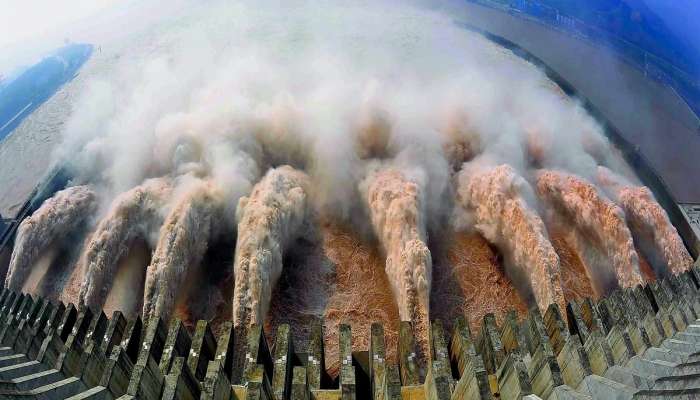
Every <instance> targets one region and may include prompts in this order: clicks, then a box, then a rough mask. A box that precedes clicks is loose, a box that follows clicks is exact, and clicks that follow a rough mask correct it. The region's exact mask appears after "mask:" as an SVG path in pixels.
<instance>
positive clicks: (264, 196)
mask: <svg viewBox="0 0 700 400" xmlns="http://www.w3.org/2000/svg"><path fill="white" fill-rule="evenodd" d="M308 188H309V178H308V176H306V174H304V173H303V172H301V171H299V170H295V169H294V168H292V167H289V166H282V167H278V168H275V169H271V170H269V171H268V172H267V174H265V176H264V177H263V178H262V180H261V181H260V182H259V183H258V184H256V185H255V186H254V187H253V191H252V192H251V194H250V196H248V197H242V198H241V199H240V200H239V202H238V208H237V210H236V219H237V221H238V238H237V239H236V253H235V258H234V266H233V269H234V292H233V323H234V325H236V326H244V327H247V326H250V325H252V324H261V323H262V322H263V320H264V318H265V315H266V314H267V310H268V308H269V305H270V298H271V294H272V289H273V288H274V287H275V285H276V284H277V281H278V280H279V278H280V275H281V274H282V261H283V257H284V253H285V251H286V249H287V248H288V246H289V245H290V244H291V243H292V242H293V241H294V240H295V239H297V238H298V237H299V236H300V235H301V234H302V233H303V228H304V225H305V222H306V221H307V218H308V217H309V205H308V193H307V191H308Z"/></svg>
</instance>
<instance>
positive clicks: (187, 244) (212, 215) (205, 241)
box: [143, 180, 225, 321]
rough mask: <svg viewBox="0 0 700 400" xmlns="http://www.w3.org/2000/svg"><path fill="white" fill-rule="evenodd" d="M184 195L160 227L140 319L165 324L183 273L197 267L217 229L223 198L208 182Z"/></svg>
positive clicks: (221, 218)
mask: <svg viewBox="0 0 700 400" xmlns="http://www.w3.org/2000/svg"><path fill="white" fill-rule="evenodd" d="M187 186H188V187H187V188H186V189H184V194H183V195H182V196H181V197H180V198H179V199H177V200H176V201H175V205H174V206H173V208H172V209H171V210H170V213H169V214H168V216H167V217H166V218H165V222H164V223H163V226H162V227H161V228H160V234H159V237H158V244H157V245H156V249H155V252H154V253H153V258H152V260H151V265H150V266H149V267H148V270H147V274H146V284H145V289H144V299H143V318H144V320H147V319H148V318H150V317H151V316H155V315H158V316H160V317H161V318H164V319H165V320H166V321H167V320H169V319H170V315H171V313H172V310H173V306H174V304H175V299H176V295H177V294H178V292H179V289H180V287H181V286H182V284H183V282H184V280H185V278H186V277H187V274H188V272H189V270H190V269H191V268H196V267H198V266H200V264H201V262H202V259H203V257H204V254H205V252H206V250H207V247H208V245H209V243H210V241H211V240H212V239H213V238H215V237H216V234H217V232H218V231H219V230H220V229H221V226H219V225H221V224H222V221H223V220H225V219H224V218H223V215H221V214H222V212H221V211H222V209H223V203H224V201H223V196H222V193H221V192H220V191H219V190H218V188H217V187H216V186H215V185H214V184H213V183H212V182H211V181H201V180H197V181H196V182H194V183H190V184H188V185H187Z"/></svg>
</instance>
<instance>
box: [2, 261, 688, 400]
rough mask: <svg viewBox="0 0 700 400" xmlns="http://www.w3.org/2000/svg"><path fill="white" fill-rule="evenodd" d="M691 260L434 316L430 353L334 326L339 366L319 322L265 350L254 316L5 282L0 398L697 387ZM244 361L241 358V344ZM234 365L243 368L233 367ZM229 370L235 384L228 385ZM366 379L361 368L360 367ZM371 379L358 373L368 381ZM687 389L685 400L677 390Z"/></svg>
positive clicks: (234, 399)
mask: <svg viewBox="0 0 700 400" xmlns="http://www.w3.org/2000/svg"><path fill="white" fill-rule="evenodd" d="M697 276H700V271H698V270H697V269H694V270H693V271H688V272H686V273H684V274H681V275H677V276H669V277H665V278H663V279H661V280H660V281H657V282H654V283H650V284H649V285H646V286H645V287H641V286H640V287H636V288H629V289H624V290H617V291H615V292H613V293H611V294H610V295H609V296H607V297H605V298H603V299H600V300H599V301H597V302H594V301H592V300H590V299H585V300H583V301H580V302H569V303H568V304H567V305H566V308H565V309H561V308H559V305H557V304H552V305H551V306H549V308H548V309H547V310H546V312H545V313H544V315H543V314H541V313H540V311H539V310H538V309H532V310H531V311H530V312H529V313H528V314H527V316H525V317H524V318H523V319H521V320H519V319H518V318H517V316H516V314H515V313H514V312H511V313H508V314H507V315H506V316H505V319H504V321H503V323H502V324H500V325H499V324H497V323H496V319H495V316H494V315H491V314H488V315H486V316H485V317H484V318H483V321H482V324H481V327H480V329H479V333H478V335H473V334H472V332H471V330H470V329H469V326H468V325H467V323H466V321H467V319H466V318H465V317H458V318H457V319H456V320H455V321H453V324H452V326H453V329H452V331H451V332H447V331H446V330H445V328H444V324H443V322H442V321H438V320H436V321H432V323H431V324H430V331H429V346H430V348H429V354H427V358H428V359H427V360H424V361H423V360H420V359H419V358H418V357H417V356H416V341H415V337H414V332H413V329H412V326H411V324H410V323H409V322H404V323H402V324H401V325H400V332H399V343H398V348H397V349H396V350H397V353H398V363H396V364H393V363H391V362H389V361H387V359H386V355H387V348H386V342H385V338H384V327H383V326H382V325H380V324H377V323H375V324H372V325H371V328H370V330H369V332H368V334H369V336H370V340H369V346H368V348H366V349H357V348H353V344H352V332H351V329H350V326H349V325H342V324H341V325H340V326H339V328H338V329H339V343H338V344H337V345H338V346H339V347H338V350H339V356H340V362H341V366H340V371H339V376H338V379H337V380H336V381H333V380H332V379H329V377H328V376H327V374H326V371H325V355H324V343H323V337H324V335H323V329H324V328H323V326H321V325H314V326H312V327H311V329H310V337H309V340H308V342H307V343H308V345H307V346H304V347H303V348H299V347H298V346H296V345H295V344H296V342H295V340H294V339H295V338H294V337H293V335H292V333H291V332H292V331H291V329H290V327H289V326H288V325H281V326H280V327H279V328H278V329H277V331H276V332H274V334H275V336H274V337H275V340H274V344H273V346H272V348H271V349H272V352H271V351H270V347H269V346H268V343H267V340H266V338H265V335H263V331H262V327H261V326H256V325H254V326H251V327H248V328H247V329H242V328H240V327H234V326H233V325H232V324H231V323H225V324H224V325H223V326H222V327H220V328H219V336H218V337H216V336H215V335H214V334H213V333H212V330H211V328H210V326H209V323H208V322H207V321H199V322H197V324H196V326H195V327H194V328H190V329H188V328H187V327H185V326H184V324H183V323H182V322H181V321H179V320H177V319H174V320H172V321H170V323H169V324H168V325H167V327H166V324H165V322H164V321H162V320H161V319H160V318H151V319H150V320H149V321H148V323H147V324H143V323H142V321H141V319H140V318H138V317H137V318H134V319H131V320H128V321H127V320H126V319H125V318H124V316H123V315H122V314H121V313H120V312H115V313H113V314H112V315H111V317H110V318H107V316H106V315H105V314H104V313H103V312H102V311H101V310H91V309H87V308H82V309H77V308H76V307H75V306H74V305H72V304H68V305H64V304H61V303H54V302H51V301H48V300H46V299H42V298H40V297H33V296H30V295H27V294H22V293H14V292H12V291H9V290H6V289H4V290H2V291H1V292H0V398H3V399H4V398H7V399H15V398H22V399H29V398H41V399H73V400H77V399H103V400H113V399H120V398H121V399H168V400H171V399H211V400H240V399H264V400H272V399H281V400H287V399H295V400H297V399H298V400H314V399H315V400H330V399H333V400H337V399H365V398H371V399H382V400H399V399H411V400H428V399H430V400H432V399H445V400H447V399H450V400H452V399H494V398H501V399H538V398H540V399H552V400H558V399H561V400H563V399H580V400H585V399H611V398H616V399H632V398H667V397H671V398H679V396H681V397H680V398H696V397H698V396H700V379H698V376H700V366H699V365H698V363H700V319H699V317H700V315H699V314H698V312H699V311H700V285H698V282H699V281H698V279H697ZM239 346H240V348H241V349H243V351H244V352H243V358H242V359H241V360H239V361H236V348H237V347H239ZM239 366H240V367H239ZM236 376H239V377H240V381H239V382H234V381H233V380H234V379H235V377H236ZM360 377H361V378H362V379H359V378H360ZM365 379H366V380H367V381H368V382H367V383H363V382H365V381H364V380H365ZM682 396H686V397H682Z"/></svg>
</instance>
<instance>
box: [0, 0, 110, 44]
mask: <svg viewBox="0 0 700 400" xmlns="http://www.w3.org/2000/svg"><path fill="white" fill-rule="evenodd" d="M119 2H124V0H0V10H2V11H1V12H0V48H3V47H7V46H10V45H13V44H17V43H20V42H23V41H27V40H32V39H36V38H39V37H41V36H43V35H46V34H48V33H51V32H55V31H57V30H63V29H64V28H66V27H68V26H70V25H71V24H73V23H76V22H78V21H80V20H82V19H85V18H87V17H90V16H92V15H94V14H97V13H98V12H100V11H103V10H105V9H107V8H110V7H112V6H114V4H115V3H119Z"/></svg>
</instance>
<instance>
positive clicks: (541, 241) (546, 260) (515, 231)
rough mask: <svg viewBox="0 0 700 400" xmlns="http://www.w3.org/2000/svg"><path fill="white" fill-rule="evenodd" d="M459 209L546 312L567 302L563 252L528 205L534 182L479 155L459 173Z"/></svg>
mask: <svg viewBox="0 0 700 400" xmlns="http://www.w3.org/2000/svg"><path fill="white" fill-rule="evenodd" d="M455 184H456V190H455V191H456V203H457V210H458V212H466V213H468V215H469V216H470V217H471V219H472V220H473V224H474V228H475V229H476V230H477V231H478V232H479V233H481V234H482V235H483V236H484V237H485V238H486V239H487V240H488V241H490V242H491V243H493V244H495V245H496V246H497V247H498V248H499V249H500V250H501V252H502V253H504V254H505V256H506V259H507V265H512V266H514V267H515V268H517V269H518V270H519V271H520V273H518V274H516V276H514V277H513V280H514V281H516V282H517V281H522V280H524V281H526V282H527V283H528V285H529V288H530V289H531V290H532V292H533V294H534V297H535V301H536V303H537V306H538V307H539V309H540V310H542V311H543V312H544V311H545V310H546V309H547V307H548V306H549V305H550V304H552V303H556V304H559V306H560V307H563V306H565V301H564V295H563V291H562V284H561V277H560V265H559V256H558V255H557V253H556V252H555V250H554V248H553V247H552V244H551V243H550V241H549V238H548V236H547V230H546V229H545V226H544V223H543V222H542V219H541V218H540V216H539V215H538V213H537V211H536V210H535V209H533V208H532V207H531V206H530V204H529V203H528V201H527V199H528V198H529V197H532V192H531V188H530V186H529V184H528V183H527V182H526V181H525V180H524V179H523V178H522V177H521V176H519V175H518V174H517V173H516V171H515V170H514V169H513V168H512V167H510V166H508V165H499V166H496V167H490V166H485V165H483V164H482V163H481V162H480V159H476V160H474V161H472V162H469V163H465V164H464V167H463V168H462V170H461V171H460V172H459V174H458V175H457V176H456V177H455Z"/></svg>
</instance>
